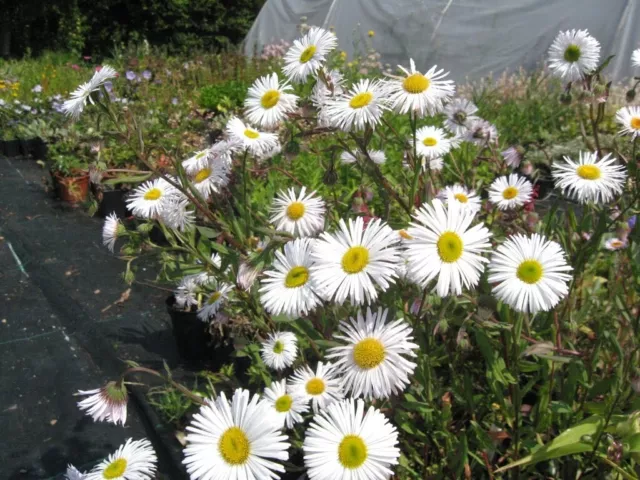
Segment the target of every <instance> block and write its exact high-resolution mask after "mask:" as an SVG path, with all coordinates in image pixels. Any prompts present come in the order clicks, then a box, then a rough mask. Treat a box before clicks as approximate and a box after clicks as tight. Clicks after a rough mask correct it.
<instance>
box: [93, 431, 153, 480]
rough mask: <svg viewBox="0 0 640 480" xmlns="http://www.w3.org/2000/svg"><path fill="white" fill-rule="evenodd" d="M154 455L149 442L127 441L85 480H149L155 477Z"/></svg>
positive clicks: (145, 440) (143, 440)
mask: <svg viewBox="0 0 640 480" xmlns="http://www.w3.org/2000/svg"><path fill="white" fill-rule="evenodd" d="M157 461H158V459H157V458H156V453H155V452H154V451H153V447H152V446H151V442H149V440H147V439H146V438H143V439H142V440H133V439H131V438H130V439H128V440H127V441H126V442H125V444H124V445H120V448H118V450H116V451H115V452H114V453H112V454H111V455H109V457H108V458H107V459H105V460H103V461H102V462H100V463H99V464H98V465H96V466H95V467H94V468H93V470H91V472H89V473H88V474H87V476H86V477H85V478H86V480H104V479H105V478H112V479H115V480H129V479H132V480H133V479H136V480H151V479H153V478H155V475H156V462H157Z"/></svg>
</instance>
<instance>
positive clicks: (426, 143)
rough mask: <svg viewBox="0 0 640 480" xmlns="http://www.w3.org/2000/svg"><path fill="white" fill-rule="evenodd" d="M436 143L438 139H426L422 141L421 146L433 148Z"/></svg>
mask: <svg viewBox="0 0 640 480" xmlns="http://www.w3.org/2000/svg"><path fill="white" fill-rule="evenodd" d="M437 143H438V139H437V138H434V137H427V138H425V139H424V140H422V144H423V145H424V146H425V147H435V146H436V144H437Z"/></svg>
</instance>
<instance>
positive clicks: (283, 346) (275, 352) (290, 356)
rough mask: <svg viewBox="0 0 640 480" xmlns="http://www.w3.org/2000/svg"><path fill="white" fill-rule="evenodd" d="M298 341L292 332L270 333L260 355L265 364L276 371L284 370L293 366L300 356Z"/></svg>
mask: <svg viewBox="0 0 640 480" xmlns="http://www.w3.org/2000/svg"><path fill="white" fill-rule="evenodd" d="M297 345H298V339H297V338H296V336H295V335H294V334H293V333H291V332H276V333H270V334H269V338H268V339H267V341H266V342H264V343H263V344H262V347H261V348H260V355H261V356H262V361H263V362H264V364H265V365H266V366H267V367H269V368H273V369H274V370H284V369H285V368H287V367H290V366H291V365H293V362H294V361H295V359H296V355H297V354H298V347H297Z"/></svg>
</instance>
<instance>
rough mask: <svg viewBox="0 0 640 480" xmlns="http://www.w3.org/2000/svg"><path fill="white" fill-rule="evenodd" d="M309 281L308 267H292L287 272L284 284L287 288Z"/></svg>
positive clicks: (296, 286)
mask: <svg viewBox="0 0 640 480" xmlns="http://www.w3.org/2000/svg"><path fill="white" fill-rule="evenodd" d="M308 281H309V269H308V268H306V267H293V268H292V269H291V270H289V273H287V278H285V280H284V286H285V287H287V288H298V287H301V286H302V285H304V284H305V283H307V282H308Z"/></svg>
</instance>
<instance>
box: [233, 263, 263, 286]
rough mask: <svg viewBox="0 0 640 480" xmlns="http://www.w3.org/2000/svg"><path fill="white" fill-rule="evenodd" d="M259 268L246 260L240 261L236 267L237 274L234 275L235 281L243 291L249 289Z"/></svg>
mask: <svg viewBox="0 0 640 480" xmlns="http://www.w3.org/2000/svg"><path fill="white" fill-rule="evenodd" d="M259 273H260V270H258V269H257V268H256V267H254V266H253V265H251V264H250V263H248V262H242V263H241V264H240V267H238V275H237V276H236V283H237V284H238V286H239V287H240V288H241V289H243V290H244V291H246V292H248V291H249V290H251V287H252V286H253V284H254V282H255V281H256V278H257V277H258V274H259Z"/></svg>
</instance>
